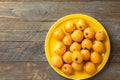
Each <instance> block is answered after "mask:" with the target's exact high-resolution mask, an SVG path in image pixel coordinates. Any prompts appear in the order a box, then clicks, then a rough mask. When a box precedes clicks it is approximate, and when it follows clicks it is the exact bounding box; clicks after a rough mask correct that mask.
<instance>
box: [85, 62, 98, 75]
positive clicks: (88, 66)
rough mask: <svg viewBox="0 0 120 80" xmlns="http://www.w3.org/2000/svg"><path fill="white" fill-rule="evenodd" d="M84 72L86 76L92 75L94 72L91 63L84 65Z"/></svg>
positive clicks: (94, 69)
mask: <svg viewBox="0 0 120 80" xmlns="http://www.w3.org/2000/svg"><path fill="white" fill-rule="evenodd" d="M84 71H85V72H86V73H88V74H94V73H95V72H96V68H95V65H94V64H93V63H92V62H87V63H86V64H85V65H84Z"/></svg>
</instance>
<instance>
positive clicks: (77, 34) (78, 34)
mask: <svg viewBox="0 0 120 80" xmlns="http://www.w3.org/2000/svg"><path fill="white" fill-rule="evenodd" d="M71 38H72V40H73V41H75V42H81V41H82V40H83V32H82V31H80V30H75V31H74V32H73V33H72V34H71Z"/></svg>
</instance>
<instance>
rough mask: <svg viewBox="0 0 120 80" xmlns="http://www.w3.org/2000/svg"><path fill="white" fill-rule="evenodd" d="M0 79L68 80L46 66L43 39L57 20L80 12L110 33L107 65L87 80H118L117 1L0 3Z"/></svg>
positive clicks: (119, 38)
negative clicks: (109, 51)
mask: <svg viewBox="0 0 120 80" xmlns="http://www.w3.org/2000/svg"><path fill="white" fill-rule="evenodd" d="M0 1H1V2H0V80H68V79H66V78H63V77H61V76H60V75H58V74H57V73H56V72H55V71H54V70H53V69H52V68H51V67H50V65H49V64H48V62H47V60H46V57H45V51H44V41H45V36H46V34H47V32H48V30H49V28H50V27H51V25H52V24H53V23H54V22H55V21H56V20H57V19H59V18H61V17H63V16H65V15H68V14H72V13H83V14H87V15H90V16H92V17H94V18H96V19H97V20H99V21H100V22H101V23H102V24H103V25H104V27H105V28H106V30H107V31H108V33H109V36H110V39H111V55H110V58H109V60H108V63H107V65H106V66H105V67H104V69H103V70H102V71H101V72H100V73H98V74H97V75H96V76H94V77H92V78H90V79H88V80H120V0H0Z"/></svg>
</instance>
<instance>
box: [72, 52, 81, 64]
mask: <svg viewBox="0 0 120 80" xmlns="http://www.w3.org/2000/svg"><path fill="white" fill-rule="evenodd" d="M72 60H73V62H75V63H78V64H79V63H82V61H83V55H82V54H81V53H80V51H74V52H73V55H72Z"/></svg>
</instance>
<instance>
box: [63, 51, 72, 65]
mask: <svg viewBox="0 0 120 80" xmlns="http://www.w3.org/2000/svg"><path fill="white" fill-rule="evenodd" d="M63 61H64V62H65V63H72V52H70V51H67V52H65V54H64V55H63Z"/></svg>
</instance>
